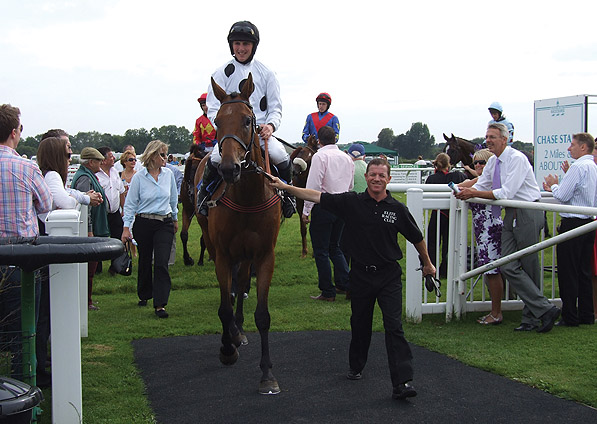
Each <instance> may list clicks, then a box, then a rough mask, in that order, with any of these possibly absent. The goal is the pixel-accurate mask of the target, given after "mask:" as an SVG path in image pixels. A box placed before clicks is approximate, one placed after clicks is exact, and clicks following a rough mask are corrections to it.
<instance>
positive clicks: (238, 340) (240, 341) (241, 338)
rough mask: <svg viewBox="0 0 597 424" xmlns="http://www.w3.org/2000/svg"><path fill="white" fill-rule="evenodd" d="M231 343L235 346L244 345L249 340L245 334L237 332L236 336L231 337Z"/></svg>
mask: <svg viewBox="0 0 597 424" xmlns="http://www.w3.org/2000/svg"><path fill="white" fill-rule="evenodd" d="M232 343H234V346H236V347H239V346H245V345H248V344H249V340H248V339H247V336H245V335H244V334H242V333H238V335H237V336H233V337H232Z"/></svg>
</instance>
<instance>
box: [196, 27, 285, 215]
mask: <svg viewBox="0 0 597 424" xmlns="http://www.w3.org/2000/svg"><path fill="white" fill-rule="evenodd" d="M228 45H229V47H230V53H231V54H232V55H233V59H231V60H230V61H228V62H227V63H225V64H224V65H223V66H221V67H220V68H218V69H216V71H215V72H214V73H213V75H212V78H213V79H214V80H215V82H216V83H218V85H219V86H220V87H222V88H223V89H224V90H225V91H226V93H232V92H240V91H241V87H242V84H243V83H244V81H245V80H246V79H247V77H248V75H249V72H250V73H251V74H252V75H253V83H254V84H255V90H254V91H253V94H251V98H250V99H249V100H250V103H251V105H252V106H253V112H254V113H255V118H256V121H257V125H258V126H259V127H260V132H259V139H260V141H261V146H262V147H263V146H264V142H265V140H267V142H268V151H269V156H270V158H271V159H272V162H273V163H274V164H275V166H276V168H277V169H278V175H279V176H280V178H281V179H283V180H286V181H288V182H290V180H291V178H292V164H291V163H290V157H289V155H288V152H286V149H285V148H284V146H283V145H282V143H280V141H278V140H277V139H276V138H275V137H271V136H272V133H273V132H274V131H276V130H277V129H278V128H279V127H280V122H281V120H282V99H281V98H280V85H279V83H278V80H277V78H276V75H275V74H274V72H273V71H271V70H270V69H269V68H268V67H266V66H265V65H264V64H262V63H261V62H259V61H258V60H256V59H253V56H254V55H255V51H256V50H257V46H258V45H259V30H258V29H257V27H256V26H255V25H253V24H252V23H251V22H249V21H240V22H236V23H235V24H233V25H232V27H231V28H230V31H229V32H228ZM218 110H220V101H219V100H218V99H217V98H216V96H215V95H214V93H213V88H212V87H211V84H210V86H209V88H208V91H207V116H208V118H209V119H210V121H211V122H214V119H215V117H216V115H217V113H218ZM221 160H222V158H221V157H220V152H219V149H214V150H213V151H212V154H211V157H210V160H209V161H208V162H207V165H208V166H207V167H206V168H205V174H204V175H203V181H202V184H201V188H200V191H199V194H198V196H197V202H198V205H199V212H200V213H201V214H203V215H207V204H206V197H207V195H208V193H207V186H208V185H209V184H210V183H211V181H213V179H214V178H215V173H214V172H213V171H214V170H215V169H216V166H217V165H218V164H219V163H220V161H221ZM295 210H296V209H295V204H294V197H293V196H290V195H289V194H287V193H286V192H285V194H284V202H283V204H282V212H283V214H284V216H285V217H286V218H289V217H291V216H292V214H293V213H294V211H295Z"/></svg>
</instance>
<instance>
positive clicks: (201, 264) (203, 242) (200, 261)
mask: <svg viewBox="0 0 597 424" xmlns="http://www.w3.org/2000/svg"><path fill="white" fill-rule="evenodd" d="M199 242H200V243H201V254H200V255H199V262H197V265H199V266H203V259H205V239H203V234H201V238H200V239H199Z"/></svg>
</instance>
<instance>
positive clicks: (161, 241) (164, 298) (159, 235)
mask: <svg viewBox="0 0 597 424" xmlns="http://www.w3.org/2000/svg"><path fill="white" fill-rule="evenodd" d="M133 234H135V240H136V241H137V251H138V252H139V266H138V267H137V294H138V296H139V299H141V300H148V299H152V298H153V307H154V308H162V307H164V306H166V305H167V304H168V297H169V296H170V288H171V286H172V282H171V280H170V274H169V272H168V258H169V257H170V248H171V247H172V240H173V238H174V223H173V222H172V219H171V218H168V219H167V220H165V221H159V220H156V219H147V218H141V217H140V216H137V217H136V218H135V223H134V224H133ZM152 256H153V272H152V266H151V262H152Z"/></svg>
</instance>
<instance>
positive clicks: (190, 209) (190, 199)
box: [180, 144, 206, 266]
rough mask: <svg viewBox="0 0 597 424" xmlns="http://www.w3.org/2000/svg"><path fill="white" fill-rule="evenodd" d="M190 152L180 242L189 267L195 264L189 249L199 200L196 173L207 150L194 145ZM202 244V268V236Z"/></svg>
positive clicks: (182, 191)
mask: <svg viewBox="0 0 597 424" xmlns="http://www.w3.org/2000/svg"><path fill="white" fill-rule="evenodd" d="M189 152H190V153H191V154H190V155H189V157H188V159H187V161H186V163H185V167H184V177H183V179H182V184H181V185H180V203H182V229H181V230H180V240H181V241H182V248H183V260H184V264H185V265H187V266H190V265H193V264H194V263H195V261H194V260H193V258H192V257H191V255H190V254H189V250H188V249H187V242H188V240H189V226H190V225H191V222H193V217H194V216H195V199H196V198H197V197H196V194H195V191H196V188H195V185H194V181H195V172H196V171H197V168H198V167H199V163H200V162H201V159H203V158H204V157H205V155H206V152H205V150H201V147H200V146H199V145H198V144H192V145H191V148H190V149H189ZM200 243H201V252H200V256H199V262H197V265H200V266H202V265H203V259H204V256H205V239H204V238H203V235H201V240H200Z"/></svg>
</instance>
